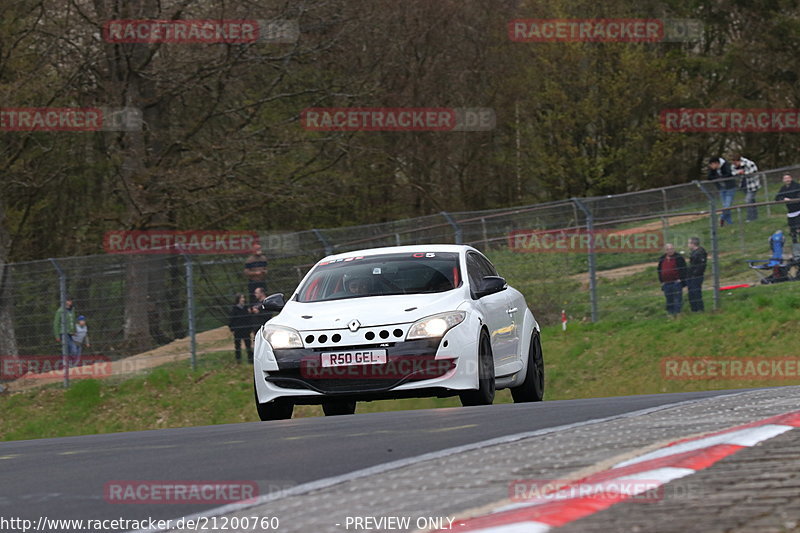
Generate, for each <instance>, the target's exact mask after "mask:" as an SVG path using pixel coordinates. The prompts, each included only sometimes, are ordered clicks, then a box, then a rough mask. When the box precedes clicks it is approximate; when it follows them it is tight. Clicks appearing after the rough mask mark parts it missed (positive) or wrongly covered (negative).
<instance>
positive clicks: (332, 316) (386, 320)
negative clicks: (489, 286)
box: [270, 289, 464, 331]
mask: <svg viewBox="0 0 800 533" xmlns="http://www.w3.org/2000/svg"><path fill="white" fill-rule="evenodd" d="M463 301H464V294H463V292H462V290H460V289H456V290H452V291H447V292H444V293H437V294H398V295H394V296H367V297H364V298H351V299H346V300H334V301H330V302H316V303H300V302H295V301H289V302H287V303H286V307H284V308H283V310H282V311H281V313H280V314H279V315H278V316H276V317H275V318H273V319H272V320H270V323H271V324H276V325H281V326H288V327H290V328H294V329H296V330H299V331H309V330H320V329H343V328H346V327H347V324H348V323H349V322H350V321H351V320H353V319H356V320H358V321H359V322H360V323H361V325H362V326H366V327H369V326H381V325H385V324H403V323H409V322H415V321H417V320H419V319H420V318H423V317H426V316H428V315H433V314H436V313H441V312H444V311H454V310H456V308H458V307H459V306H460V305H461V303H462V302H463ZM306 317H309V318H306Z"/></svg>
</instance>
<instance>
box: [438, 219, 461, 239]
mask: <svg viewBox="0 0 800 533" xmlns="http://www.w3.org/2000/svg"><path fill="white" fill-rule="evenodd" d="M439 214H440V215H442V216H443V217H444V218H445V220H447V223H448V224H450V225H451V226H453V233H454V235H455V241H456V244H463V243H464V234H463V233H462V231H461V226H459V225H458V223H456V221H455V220H454V219H453V217H451V216H450V213H448V212H447V211H442V212H441V213H439Z"/></svg>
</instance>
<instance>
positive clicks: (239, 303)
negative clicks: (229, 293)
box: [228, 294, 253, 363]
mask: <svg viewBox="0 0 800 533" xmlns="http://www.w3.org/2000/svg"><path fill="white" fill-rule="evenodd" d="M228 328H230V330H231V333H233V347H234V349H235V350H236V362H237V363H241V362H242V342H244V347H245V349H246V350H247V361H248V362H250V363H252V362H253V345H252V343H251V341H250V331H251V330H252V329H253V321H252V320H251V318H250V313H249V312H248V309H247V298H245V296H244V294H237V295H236V298H235V299H234V300H233V307H232V308H231V314H230V319H229V321H228Z"/></svg>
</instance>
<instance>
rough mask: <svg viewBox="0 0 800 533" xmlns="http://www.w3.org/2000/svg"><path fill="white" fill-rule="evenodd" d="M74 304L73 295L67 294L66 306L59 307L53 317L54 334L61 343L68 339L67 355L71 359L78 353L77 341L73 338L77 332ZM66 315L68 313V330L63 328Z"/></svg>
mask: <svg viewBox="0 0 800 533" xmlns="http://www.w3.org/2000/svg"><path fill="white" fill-rule="evenodd" d="M73 304H74V302H73V300H72V297H71V296H67V299H66V301H65V302H64V307H59V308H58V309H57V310H56V314H55V316H54V317H53V336H54V337H55V338H56V342H58V343H60V344H63V343H64V342H65V341H66V343H67V355H68V356H69V357H70V360H72V358H74V357H75V356H77V355H78V347H77V346H75V342H74V341H73V340H72V336H73V335H74V334H75V307H74V305H73ZM64 315H66V323H67V324H66V330H64V329H63V328H64V325H63V316H64ZM64 333H66V335H64Z"/></svg>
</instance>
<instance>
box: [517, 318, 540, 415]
mask: <svg viewBox="0 0 800 533" xmlns="http://www.w3.org/2000/svg"><path fill="white" fill-rule="evenodd" d="M511 397H512V398H514V403H524V402H541V401H542V398H544V358H543V357H542V343H541V341H540V340H539V333H538V332H536V331H534V332H533V335H531V345H530V347H529V348H528V368H527V370H526V371H525V381H523V382H522V385H520V386H519V387H512V388H511Z"/></svg>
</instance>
